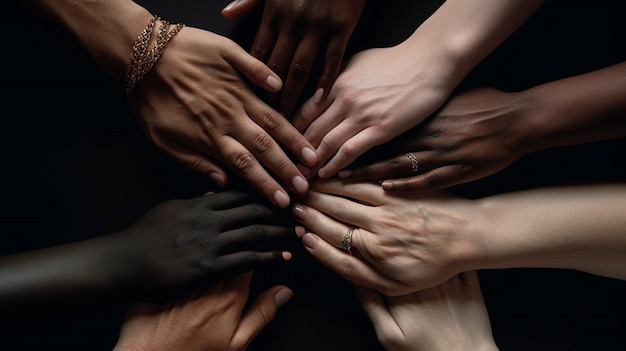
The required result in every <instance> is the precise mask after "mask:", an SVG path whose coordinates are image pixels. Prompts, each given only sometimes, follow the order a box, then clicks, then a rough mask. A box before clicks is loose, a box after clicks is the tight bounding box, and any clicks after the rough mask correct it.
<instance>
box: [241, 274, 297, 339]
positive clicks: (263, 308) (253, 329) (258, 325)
mask: <svg viewBox="0 0 626 351" xmlns="http://www.w3.org/2000/svg"><path fill="white" fill-rule="evenodd" d="M292 296H293V291H291V289H289V288H287V287H286V286H282V285H279V286H275V287H273V288H270V289H268V290H267V291H265V292H264V293H263V294H261V295H260V296H259V297H257V298H256V300H254V303H253V304H252V306H251V307H250V308H249V309H248V310H247V311H246V313H245V314H244V315H243V317H242V318H241V320H240V321H239V325H238V326H237V330H235V334H234V335H233V338H232V341H231V349H232V350H236V351H239V350H245V349H246V348H248V345H250V342H251V341H252V339H254V337H255V336H256V335H257V334H259V332H261V330H262V329H263V328H264V327H265V326H267V325H268V324H269V323H270V322H271V321H272V319H274V316H275V315H276V313H277V312H278V308H279V307H280V306H282V305H283V304H285V303H286V302H287V301H289V299H291V297H292Z"/></svg>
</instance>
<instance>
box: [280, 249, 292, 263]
mask: <svg viewBox="0 0 626 351" xmlns="http://www.w3.org/2000/svg"><path fill="white" fill-rule="evenodd" d="M281 256H282V258H283V260H284V261H290V260H291V258H292V257H293V255H292V254H291V252H289V251H283V252H281Z"/></svg>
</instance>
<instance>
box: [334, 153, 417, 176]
mask: <svg viewBox="0 0 626 351" xmlns="http://www.w3.org/2000/svg"><path fill="white" fill-rule="evenodd" d="M411 154H413V157H414V158H415V161H411V158H410V157H409V156H408V155H409V154H402V155H400V156H396V157H394V158H391V159H388V160H384V161H379V162H375V163H372V164H370V165H367V166H364V167H359V168H354V169H344V170H341V171H339V173H338V175H339V178H344V179H354V180H361V179H365V180H384V179H393V178H401V177H408V176H413V175H415V170H417V171H418V172H419V171H422V170H423V169H425V168H424V167H425V164H424V163H422V162H420V161H421V157H420V154H419V153H411ZM413 165H415V167H413Z"/></svg>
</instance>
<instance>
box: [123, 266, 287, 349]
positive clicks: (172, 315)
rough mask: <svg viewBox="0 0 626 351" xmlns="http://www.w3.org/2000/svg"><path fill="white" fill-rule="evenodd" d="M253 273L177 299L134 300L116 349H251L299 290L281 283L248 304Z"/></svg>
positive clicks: (231, 278) (229, 279)
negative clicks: (163, 302) (161, 302)
mask: <svg viewBox="0 0 626 351" xmlns="http://www.w3.org/2000/svg"><path fill="white" fill-rule="evenodd" d="M251 277H252V274H251V273H246V274H241V275H237V276H234V277H230V278H228V279H226V280H224V281H221V282H219V283H217V284H215V285H213V286H212V287H210V288H209V289H207V290H206V291H205V292H204V293H202V294H201V295H200V296H197V297H195V298H190V299H188V300H182V301H179V302H177V303H176V304H174V305H169V306H157V305H148V304H144V305H136V306H134V307H133V309H132V310H131V312H130V313H129V316H128V318H127V320H126V322H125V323H124V325H123V326H122V330H121V332H120V337H119V340H118V343H117V345H116V346H115V349H114V350H115V351H122V350H129V351H135V350H171V351H177V350H180V351H212V350H215V351H223V350H232V351H241V350H245V349H246V348H247V347H248V345H249V344H250V342H251V341H252V339H253V338H254V337H255V336H256V335H257V334H258V333H259V332H260V331H261V329H263V327H265V326H266V325H267V324H268V323H269V322H270V321H271V320H272V318H273V317H274V315H275V314H276V312H277V310H278V308H279V307H280V306H281V305H282V304H283V303H285V302H287V300H289V298H291V296H292V294H293V293H292V292H291V290H289V289H288V288H286V287H284V286H275V287H273V288H271V289H269V290H267V291H266V292H265V293H263V294H261V295H260V296H259V297H258V298H256V300H255V301H254V302H253V303H252V304H251V305H250V307H248V308H246V309H244V307H245V306H246V302H247V300H248V294H249V291H250V279H251Z"/></svg>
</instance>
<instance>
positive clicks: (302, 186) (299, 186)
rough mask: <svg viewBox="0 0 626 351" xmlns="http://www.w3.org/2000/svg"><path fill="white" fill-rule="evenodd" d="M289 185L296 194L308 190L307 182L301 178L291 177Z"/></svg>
mask: <svg viewBox="0 0 626 351" xmlns="http://www.w3.org/2000/svg"><path fill="white" fill-rule="evenodd" d="M291 185H293V190H295V192H296V193H298V194H304V193H306V191H307V190H309V182H307V181H306V179H304V178H302V177H301V176H295V177H293V179H292V180H291Z"/></svg>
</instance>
